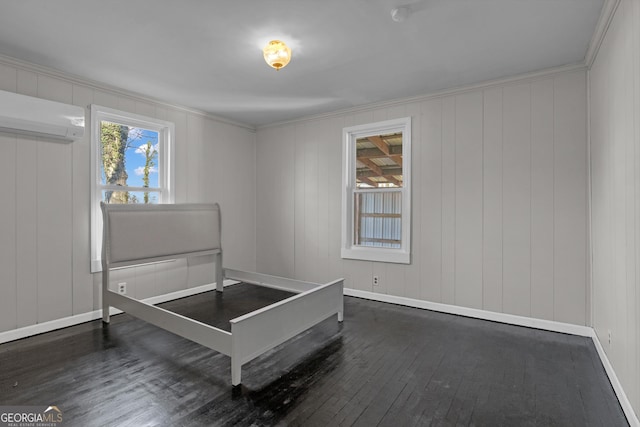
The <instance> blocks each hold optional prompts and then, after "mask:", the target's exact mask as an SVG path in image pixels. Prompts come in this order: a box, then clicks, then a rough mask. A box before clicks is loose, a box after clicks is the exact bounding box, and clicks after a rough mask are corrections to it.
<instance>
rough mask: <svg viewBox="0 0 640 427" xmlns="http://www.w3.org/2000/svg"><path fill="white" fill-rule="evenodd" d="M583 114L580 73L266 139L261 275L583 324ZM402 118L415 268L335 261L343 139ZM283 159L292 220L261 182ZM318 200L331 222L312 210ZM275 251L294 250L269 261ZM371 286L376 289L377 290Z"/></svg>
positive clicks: (262, 139) (275, 132) (281, 131)
mask: <svg viewBox="0 0 640 427" xmlns="http://www.w3.org/2000/svg"><path fill="white" fill-rule="evenodd" d="M586 111H587V104H586V84H585V72H584V71H577V72H576V71H574V72H568V73H561V74H556V75H553V76H547V77H544V78H539V79H533V80H521V81H517V82H511V83H509V84H504V85H499V86H492V87H487V88H486V89H477V90H473V91H470V92H466V93H460V94H457V95H450V96H443V97H434V98H430V99H427V100H424V101H421V102H420V103H417V104H415V103H405V104H398V105H395V106H393V107H389V108H376V109H372V110H367V111H362V112H359V113H353V114H344V115H338V116H336V117H334V118H332V119H326V118H323V119H317V120H307V121H301V122H297V123H291V124H286V125H279V126H273V127H265V128H261V129H259V130H258V134H257V150H258V151H257V152H258V155H257V160H256V162H257V165H256V166H257V169H256V170H257V172H256V180H257V182H258V194H259V195H258V199H259V203H257V205H256V208H257V231H256V233H257V236H258V239H257V261H256V262H257V265H258V267H259V269H264V271H265V272H269V273H272V274H281V275H286V274H285V273H286V272H288V271H291V269H293V270H294V271H295V276H296V277H298V278H300V279H307V280H318V279H320V280H329V279H331V278H333V277H337V276H342V277H345V278H346V279H347V281H346V283H345V286H347V287H350V288H354V289H359V290H366V291H372V292H378V293H386V294H391V295H398V296H406V297H411V298H418V299H424V300H429V301H434V302H441V303H447V304H455V305H460V306H465V307H474V308H481V309H485V310H491V311H497V312H504V313H511V314H519V315H524V316H533V317H538V318H543V319H550V320H561V321H566V322H570V323H575V324H581V325H584V324H585V322H586V317H585V313H586V310H585V304H586V302H585V295H586V286H587V285H586V276H585V271H586V269H587V265H586V261H587V260H586V257H585V254H586V253H587V252H586V251H587V247H586V244H587V243H586V242H587V239H586V233H587V230H586V228H585V224H586V218H587V208H586V199H585V197H586V188H587V171H586V153H587V152H586V150H587V144H586V142H587V140H586V132H585V129H586V123H587V122H586ZM403 115H405V116H406V115H411V116H412V117H413V133H414V138H413V141H412V143H413V153H412V154H413V171H414V174H413V177H412V178H413V211H412V227H413V233H412V263H411V265H401V264H386V263H374V262H366V261H353V260H342V259H340V257H339V248H340V227H339V224H340V215H341V213H340V202H339V197H340V194H341V185H342V184H341V173H342V155H341V147H342V129H343V127H345V126H352V125H357V124H363V123H371V122H374V121H378V120H385V119H387V118H393V117H402V116H403ZM290 135H294V137H293V138H291V137H290ZM290 139H292V140H293V142H289V143H285V142H283V141H287V140H290ZM291 150H293V152H294V154H293V156H294V157H293V159H292V161H293V165H290V166H289V167H288V168H285V170H283V171H282V173H283V174H284V175H283V178H282V179H283V180H284V181H292V182H293V186H294V187H295V188H294V190H293V191H289V192H288V194H290V195H291V197H293V200H289V199H287V200H286V203H288V206H289V210H291V211H293V214H291V213H290V212H284V211H287V209H285V208H283V207H281V206H280V205H279V203H281V201H282V200H283V196H282V194H280V190H279V188H278V187H277V186H271V185H267V184H266V183H265V184H261V183H263V182H267V181H269V180H270V179H271V173H272V172H271V171H272V168H271V167H270V166H271V164H270V163H268V162H271V161H274V160H276V159H278V158H280V157H282V158H286V157H287V156H292V154H291ZM556 151H557V153H556ZM327 161H328V162H329V163H328V164H326V165H325V162H327ZM325 168H326V172H325ZM560 169H562V170H560ZM324 192H327V193H328V194H329V200H330V205H331V209H330V210H329V218H328V220H325V219H323V216H322V215H324V213H322V212H321V210H322V206H321V203H319V200H321V199H323V198H324V196H323V193H324ZM317 209H320V210H318V211H317ZM278 213H280V214H281V215H284V216H285V217H286V220H284V219H282V218H280V217H278ZM321 218H322V219H321ZM559 223H561V224H562V226H563V227H564V229H563V230H562V231H560V232H559V231H558V229H557V224H559ZM276 230H277V231H276ZM292 235H293V237H291V236H292ZM319 236H323V238H324V236H327V237H328V245H329V248H330V250H329V259H328V265H329V266H330V268H329V269H324V268H319V267H318V266H320V265H323V266H324V265H326V263H327V260H325V258H324V257H325V256H326V255H325V252H324V249H323V248H324V247H325V243H324V241H323V240H322V239H321V238H320V237H319ZM316 238H318V239H319V240H318V241H317V242H314V241H312V240H315V239H316ZM291 241H293V243H291ZM281 244H282V245H283V246H284V247H288V248H291V247H292V246H293V249H292V250H291V249H290V250H289V253H288V254H282V253H280V254H278V256H276V255H275V254H273V253H272V252H273V250H274V249H273V248H277V247H279V246H281ZM560 250H561V251H562V253H561V254H560V253H558V251H560ZM565 262H566V263H567V265H566V266H558V264H559V263H565ZM373 275H377V276H379V278H380V284H379V285H378V286H375V287H374V286H373V285H372V278H373Z"/></svg>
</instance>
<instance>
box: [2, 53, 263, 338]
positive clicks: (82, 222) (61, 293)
mask: <svg viewBox="0 0 640 427" xmlns="http://www.w3.org/2000/svg"><path fill="white" fill-rule="evenodd" d="M0 89H2V90H7V91H11V92H18V93H22V94H26V95H31V96H37V97H40V98H46V99H51V100H54V101H59V102H65V103H69V104H75V105H79V106H82V107H85V108H86V107H87V106H88V105H90V104H92V103H95V104H99V105H103V106H106V107H111V108H116V109H120V110H124V111H128V112H133V113H137V114H142V115H146V116H151V117H157V118H161V119H164V120H170V121H172V122H174V123H175V125H176V127H175V129H176V141H175V143H176V158H175V161H176V201H177V202H214V201H216V202H219V203H220V204H221V207H222V212H223V242H224V245H225V264H228V265H234V266H236V267H238V268H244V269H248V270H253V269H255V133H254V132H253V131H251V130H248V129H246V128H244V127H240V126H236V125H233V124H228V123H223V122H221V121H218V120H214V119H212V118H209V117H206V116H203V115H200V114H197V113H194V112H190V111H187V110H184V109H179V108H174V107H170V106H167V105H164V104H159V103H155V102H152V101H148V100H143V99H139V98H136V97H134V96H128V95H126V94H122V93H121V92H115V91H111V90H109V89H106V88H102V87H100V88H99V87H95V86H92V85H90V84H85V83H83V82H79V81H77V80H73V79H67V78H65V76H63V75H58V74H56V73H50V72H47V71H45V70H41V69H39V68H35V67H30V66H29V65H27V64H21V63H17V62H10V61H3V60H0ZM86 114H87V119H89V111H88V110H87V113H86ZM87 122H88V121H87ZM90 134H91V132H90V130H89V129H87V130H86V132H85V137H84V138H83V139H81V140H79V141H76V142H73V143H71V144H62V143H56V142H49V141H46V140H44V139H40V138H30V137H25V136H16V135H12V134H9V133H0V182H1V183H2V185H0V200H2V202H1V203H0V332H2V331H8V330H12V329H16V328H20V327H24V326H29V325H34V324H37V323H42V322H46V321H49V320H55V319H60V318H64V317H68V316H72V315H75V314H81V313H86V312H89V311H92V310H95V309H98V308H99V307H100V304H99V295H100V293H99V286H100V280H101V276H100V274H95V275H92V274H91V273H90V272H89V271H90V270H89V256H90V250H89V245H90V241H89V222H90V206H89V196H90V188H89V185H90V179H91V178H90V176H89V169H90V164H89V162H90V156H89V152H90V150H89V148H90V146H89V143H90ZM112 277H113V280H114V282H116V281H122V280H125V281H127V283H128V293H130V294H131V295H133V296H135V297H138V298H145V297H149V296H156V295H162V294H166V293H169V292H172V291H177V290H181V289H186V288H188V287H194V286H199V285H202V284H208V283H211V282H213V280H214V279H213V266H212V264H211V260H210V259H200V260H191V261H190V262H189V266H187V264H186V262H184V261H179V262H178V261H176V262H167V263H161V264H155V265H150V266H145V267H138V268H131V269H127V270H119V271H117V273H114V274H113V275H112Z"/></svg>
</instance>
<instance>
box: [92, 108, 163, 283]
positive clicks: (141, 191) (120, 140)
mask: <svg viewBox="0 0 640 427" xmlns="http://www.w3.org/2000/svg"><path fill="white" fill-rule="evenodd" d="M173 135H174V125H173V123H171V122H167V121H164V120H158V119H153V118H149V117H144V116H140V115H138V114H130V113H126V112H122V111H117V110H113V109H111V108H106V107H100V106H98V105H92V106H91V176H92V181H93V184H92V186H91V272H92V273H93V272H98V271H100V270H101V269H102V266H101V262H100V254H101V251H102V212H101V211H100V202H105V203H173V200H174V194H173V188H174V185H173Z"/></svg>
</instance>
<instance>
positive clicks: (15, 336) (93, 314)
mask: <svg viewBox="0 0 640 427" xmlns="http://www.w3.org/2000/svg"><path fill="white" fill-rule="evenodd" d="M236 283H238V282H237V281H235V280H225V281H224V286H225V287H227V286H230V285H235V284H236ZM215 288H216V284H215V283H212V284H208V285H202V286H197V287H195V288H189V289H182V290H180V291H176V292H171V293H168V294H164V295H159V296H156V297H150V298H145V299H144V300H142V301H144V302H146V303H148V304H160V303H163V302H167V301H172V300H175V299H179V298H184V297H188V296H191V295H196V294H200V293H202V292H208V291H212V290H214V289H215ZM120 313H122V311H121V310H118V309H116V308H113V307H111V309H110V310H109V314H110V315H112V316H113V315H115V314H120ZM101 318H102V310H94V311H90V312H87V313H82V314H76V315H74V316H69V317H63V318H62V319H56V320H51V321H49V322H43V323H38V324H35V325H30V326H25V327H23V328H18V329H12V330H10V331H6V332H0V344H2V343H6V342H9V341H15V340H19V339H22V338H27V337H30V336H33V335H38V334H42V333H45V332H51V331H55V330H56V329H62V328H66V327H69V326H74V325H79V324H80V323H85V322H90V321H92V320H97V319H101Z"/></svg>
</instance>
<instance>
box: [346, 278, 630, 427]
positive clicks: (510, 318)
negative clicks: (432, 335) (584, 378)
mask: <svg viewBox="0 0 640 427" xmlns="http://www.w3.org/2000/svg"><path fill="white" fill-rule="evenodd" d="M344 294H345V295H347V296H352V297H357V298H364V299H369V300H374V301H380V302H388V303H391V304H399V305H404V306H407V307H414V308H422V309H426V310H433V311H438V312H441V313H448V314H457V315H460V316H466V317H473V318H476V319H482V320H491V321H494V322H500V323H508V324H511V325H517V326H526V327H529V328H536V329H543V330H547V331H553V332H561V333H565V334H571V335H578V336H582V337H588V338H591V339H592V340H593V343H594V345H595V347H596V350H597V351H598V356H600V361H601V362H602V366H604V369H605V371H606V373H607V375H608V377H609V381H610V382H611V386H612V387H613V390H614V391H615V393H616V396H617V398H618V402H620V406H621V407H622V410H623V411H624V414H625V416H626V417H627V421H628V422H629V425H630V426H631V427H640V422H639V421H638V417H637V416H636V414H635V412H634V410H633V407H632V406H631V402H629V399H628V398H627V394H626V393H625V392H624V389H623V388H622V384H620V381H619V380H618V377H617V376H616V373H615V371H614V370H613V366H611V363H610V362H609V359H608V358H607V354H606V353H605V352H604V349H603V348H602V345H601V344H600V340H599V339H598V337H597V335H596V331H595V330H594V329H593V328H591V327H589V326H581V325H573V324H570V323H562V322H554V321H550V320H542V319H532V318H529V317H522V316H516V315H513V314H504V313H495V312H492V311H486V310H479V309H475V308H467V307H459V306H455V305H449V304H441V303H436V302H429V301H423V300H417V299H413V298H405V297H397V296H393V295H386V294H378V293H375V292H367V291H359V290H357V289H349V288H346V289H345V290H344Z"/></svg>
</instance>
